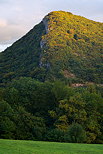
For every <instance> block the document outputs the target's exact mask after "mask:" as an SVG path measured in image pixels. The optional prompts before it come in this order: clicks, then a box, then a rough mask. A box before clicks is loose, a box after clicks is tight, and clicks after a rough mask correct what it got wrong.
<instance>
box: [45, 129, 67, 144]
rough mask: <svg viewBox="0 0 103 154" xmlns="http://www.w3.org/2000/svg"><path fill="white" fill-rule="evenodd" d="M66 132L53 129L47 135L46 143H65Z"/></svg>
mask: <svg viewBox="0 0 103 154" xmlns="http://www.w3.org/2000/svg"><path fill="white" fill-rule="evenodd" d="M64 135H65V132H64V131H62V130H59V129H51V130H49V131H48V132H47V133H46V135H45V140H46V141H53V142H64V141H65V140H64Z"/></svg>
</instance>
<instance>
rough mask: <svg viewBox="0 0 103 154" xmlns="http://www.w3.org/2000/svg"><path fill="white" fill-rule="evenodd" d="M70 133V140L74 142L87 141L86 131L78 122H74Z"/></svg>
mask: <svg viewBox="0 0 103 154" xmlns="http://www.w3.org/2000/svg"><path fill="white" fill-rule="evenodd" d="M68 135H69V137H70V142H73V143H83V142H84V141H86V132H85V131H84V129H83V127H82V126H81V125H80V124H78V123H73V124H72V125H71V126H70V128H69V130H68Z"/></svg>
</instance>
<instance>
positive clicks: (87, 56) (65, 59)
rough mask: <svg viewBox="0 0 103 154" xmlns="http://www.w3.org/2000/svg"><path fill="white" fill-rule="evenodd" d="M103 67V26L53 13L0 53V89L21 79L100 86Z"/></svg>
mask: <svg viewBox="0 0 103 154" xmlns="http://www.w3.org/2000/svg"><path fill="white" fill-rule="evenodd" d="M102 63H103V23H99V22H95V21H92V20H89V19H86V18H84V17H81V16H76V15H73V14H72V13H69V12H64V11H54V12H51V13H49V14H48V15H47V16H45V18H44V19H43V20H42V21H41V23H40V24H38V25H36V26H35V27H34V28H33V29H32V30H30V32H28V33H27V34H26V35H25V36H23V37H22V38H21V39H20V40H18V41H16V42H15V43H14V44H13V45H12V46H11V47H9V48H7V49H6V50H5V51H4V52H1V53H0V85H1V86H4V85H5V84H6V83H8V82H10V81H11V80H12V79H17V78H19V77H20V76H24V77H32V78H35V79H38V80H39V81H54V80H56V79H59V80H62V81H67V82H68V83H69V84H71V83H85V82H94V83H98V84H101V83H103V64H102Z"/></svg>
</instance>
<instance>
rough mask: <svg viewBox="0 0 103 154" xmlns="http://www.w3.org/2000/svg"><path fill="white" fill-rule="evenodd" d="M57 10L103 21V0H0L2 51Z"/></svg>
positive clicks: (0, 45)
mask: <svg viewBox="0 0 103 154" xmlns="http://www.w3.org/2000/svg"><path fill="white" fill-rule="evenodd" d="M57 10H63V11H68V12H72V13H73V14H76V15H81V16H84V17H86V18H88V19H91V20H94V21H99V22H103V0H0V51H1V50H4V49H5V48H6V46H9V45H10V44H12V43H13V42H15V41H16V40H18V39H19V38H20V37H22V36H23V35H24V34H26V33H27V32H28V31H29V30H30V29H31V28H33V27H34V25H36V24H38V23H39V22H40V21H41V20H42V19H43V17H44V16H45V15H47V14H48V13H49V12H51V11H57Z"/></svg>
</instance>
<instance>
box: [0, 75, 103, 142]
mask: <svg viewBox="0 0 103 154" xmlns="http://www.w3.org/2000/svg"><path fill="white" fill-rule="evenodd" d="M102 91H103V87H100V86H96V85H88V86H84V87H75V88H73V87H70V86H68V85H67V84H65V83H64V82H61V81H55V82H40V81H37V80H35V79H32V78H30V77H21V78H20V79H18V80H13V81H12V82H11V83H9V84H7V85H6V86H5V87H4V88H0V132H1V133H0V138H4V139H5V138H6V139H21V140H43V141H58V142H75V143H103V94H102Z"/></svg>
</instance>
